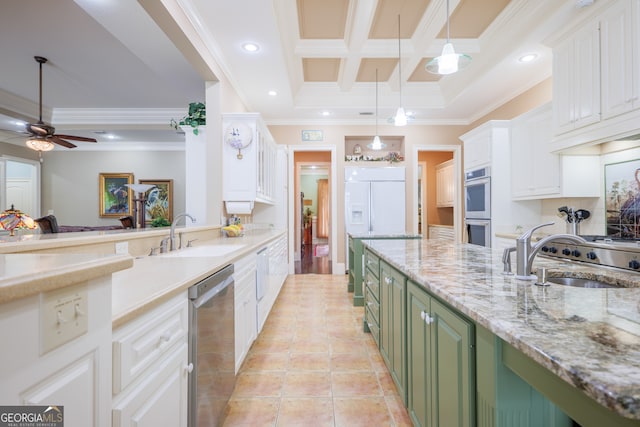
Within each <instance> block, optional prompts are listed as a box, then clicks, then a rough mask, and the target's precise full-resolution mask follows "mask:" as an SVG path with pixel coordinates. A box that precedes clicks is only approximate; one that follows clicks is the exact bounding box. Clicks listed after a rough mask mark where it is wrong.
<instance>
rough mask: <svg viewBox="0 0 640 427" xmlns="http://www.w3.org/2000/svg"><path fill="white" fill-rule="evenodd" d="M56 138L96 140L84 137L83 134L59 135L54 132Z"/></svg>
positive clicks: (95, 140)
mask: <svg viewBox="0 0 640 427" xmlns="http://www.w3.org/2000/svg"><path fill="white" fill-rule="evenodd" d="M55 136H57V137H58V138H64V139H71V140H73V141H84V142H98V140H97V139H95V138H85V137H84V136H73V135H61V134H56V135H55Z"/></svg>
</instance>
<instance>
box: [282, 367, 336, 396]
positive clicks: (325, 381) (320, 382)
mask: <svg viewBox="0 0 640 427" xmlns="http://www.w3.org/2000/svg"><path fill="white" fill-rule="evenodd" d="M282 395H283V396H287V397H331V375H329V373H328V372H307V371H298V372H288V373H287V374H286V376H285V380H284V386H283V389H282Z"/></svg>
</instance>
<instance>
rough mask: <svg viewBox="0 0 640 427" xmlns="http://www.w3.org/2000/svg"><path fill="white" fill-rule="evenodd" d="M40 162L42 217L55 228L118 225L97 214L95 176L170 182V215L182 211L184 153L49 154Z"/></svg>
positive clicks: (113, 219)
mask: <svg viewBox="0 0 640 427" xmlns="http://www.w3.org/2000/svg"><path fill="white" fill-rule="evenodd" d="M43 157H44V162H43V163H42V214H43V215H46V214H47V213H48V211H50V210H53V213H54V215H55V216H56V219H57V221H58V224H59V225H119V224H120V222H119V221H118V219H117V218H100V217H99V215H98V204H99V193H98V174H99V173H101V172H103V173H105V172H106V173H133V174H134V180H135V182H136V183H137V182H138V180H139V179H173V213H174V215H175V214H177V213H180V212H183V211H184V208H185V198H184V188H185V183H184V182H185V181H184V180H185V155H184V151H126V152H125V151H120V152H106V151H104V152H103V151H71V150H65V151H52V152H49V153H45V154H44V156H43Z"/></svg>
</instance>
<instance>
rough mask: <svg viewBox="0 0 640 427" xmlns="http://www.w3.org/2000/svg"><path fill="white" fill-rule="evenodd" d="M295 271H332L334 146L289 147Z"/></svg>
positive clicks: (320, 272) (302, 272)
mask: <svg viewBox="0 0 640 427" xmlns="http://www.w3.org/2000/svg"><path fill="white" fill-rule="evenodd" d="M291 148H292V152H293V155H292V156H290V159H291V161H292V164H291V168H292V170H293V171H294V173H293V174H291V175H292V177H293V183H290V188H292V189H293V191H292V192H291V193H292V194H290V206H291V207H292V208H293V209H292V210H293V212H290V217H291V218H293V219H294V221H293V222H294V223H293V232H292V233H290V234H291V235H292V238H293V239H292V240H293V242H292V248H293V252H294V253H293V260H294V271H293V273H295V274H333V272H334V271H335V270H334V267H333V263H334V261H335V256H336V254H335V245H334V243H333V242H335V232H336V231H335V227H334V226H332V224H334V223H335V222H334V221H332V218H333V217H334V215H335V201H334V199H335V191H336V190H335V179H334V174H333V171H334V170H335V165H334V163H335V154H334V153H333V151H334V149H319V148H317V147H314V148H315V149H310V148H307V147H305V148H301V147H295V146H293V147H291Z"/></svg>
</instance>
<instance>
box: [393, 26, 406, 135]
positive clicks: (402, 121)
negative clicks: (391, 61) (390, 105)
mask: <svg viewBox="0 0 640 427" xmlns="http://www.w3.org/2000/svg"><path fill="white" fill-rule="evenodd" d="M400 52H401V51H400V15H399V14H398V83H399V85H398V88H399V90H400V106H399V107H398V110H397V111H396V116H395V117H394V118H393V124H394V125H396V126H406V125H407V115H406V114H405V112H404V108H402V55H401V54H400Z"/></svg>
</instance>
